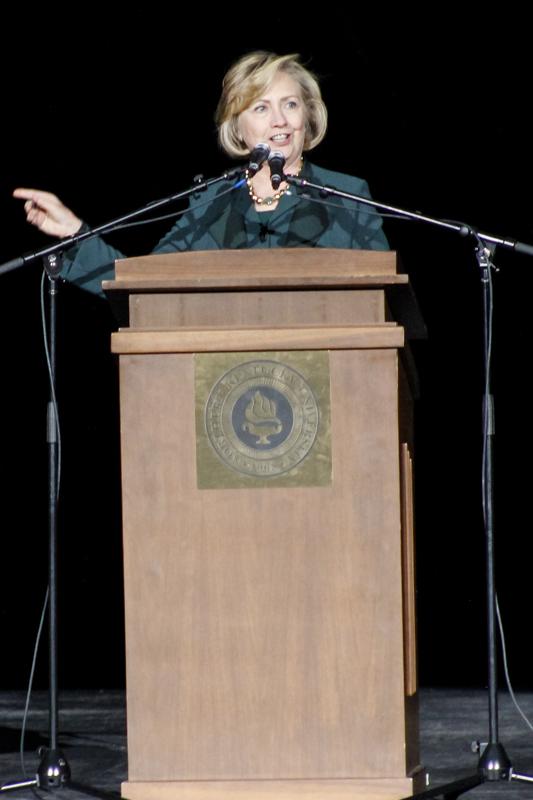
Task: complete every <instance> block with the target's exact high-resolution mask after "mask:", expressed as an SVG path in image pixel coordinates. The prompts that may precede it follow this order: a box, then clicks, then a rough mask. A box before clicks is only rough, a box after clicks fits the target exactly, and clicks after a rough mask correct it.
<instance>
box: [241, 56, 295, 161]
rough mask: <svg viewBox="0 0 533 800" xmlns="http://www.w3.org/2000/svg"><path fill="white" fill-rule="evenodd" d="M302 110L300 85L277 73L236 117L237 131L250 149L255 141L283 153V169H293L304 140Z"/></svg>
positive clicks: (283, 74)
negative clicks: (259, 94) (265, 87)
mask: <svg viewBox="0 0 533 800" xmlns="http://www.w3.org/2000/svg"><path fill="white" fill-rule="evenodd" d="M305 121H306V113H305V108H304V104H303V100H302V90H301V87H300V84H299V83H298V82H297V81H295V80H294V78H291V76H290V75H287V74H286V73H284V72H278V74H277V76H276V77H275V78H274V80H273V81H272V83H271V84H270V86H269V87H268V88H267V89H266V90H265V92H264V94H263V95H262V96H261V97H259V98H257V99H256V100H255V101H254V102H253V103H252V104H251V105H250V106H249V107H248V108H247V109H245V110H244V111H243V112H242V113H241V114H240V116H239V130H240V133H241V136H242V138H243V139H244V141H245V143H246V146H247V147H248V149H249V150H250V151H251V150H253V149H254V147H255V146H256V145H257V144H259V142H264V143H265V144H268V145H269V147H270V149H271V150H279V151H280V152H282V153H283V155H284V156H285V171H286V172H291V171H296V170H297V169H298V167H299V164H300V157H301V155H302V151H303V147H304V140H305Z"/></svg>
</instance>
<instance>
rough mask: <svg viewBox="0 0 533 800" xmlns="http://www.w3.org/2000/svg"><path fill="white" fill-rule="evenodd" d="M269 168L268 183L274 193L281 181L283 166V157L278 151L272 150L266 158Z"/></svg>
mask: <svg viewBox="0 0 533 800" xmlns="http://www.w3.org/2000/svg"><path fill="white" fill-rule="evenodd" d="M268 166H269V167H270V182H271V183H272V188H273V189H274V191H275V192H277V190H278V189H279V186H280V183H281V181H282V180H283V167H284V166H285V156H284V155H283V153H282V152H281V151H280V150H273V151H272V152H271V153H270V155H269V157H268Z"/></svg>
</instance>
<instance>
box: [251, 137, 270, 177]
mask: <svg viewBox="0 0 533 800" xmlns="http://www.w3.org/2000/svg"><path fill="white" fill-rule="evenodd" d="M269 155H270V147H269V146H268V145H267V144H264V143H263V142H260V143H259V144H256V146H255V147H254V149H253V150H252V152H251V153H250V160H249V162H248V176H249V177H250V178H253V176H254V175H255V173H256V172H259V170H260V169H261V167H262V166H263V164H264V163H265V161H266V160H267V158H268V157H269Z"/></svg>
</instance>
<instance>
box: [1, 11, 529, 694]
mask: <svg viewBox="0 0 533 800" xmlns="http://www.w3.org/2000/svg"><path fill="white" fill-rule="evenodd" d="M337 9H338V7H337V6H335V5H333V6H332V4H330V7H329V8H328V12H327V15H326V13H325V11H323V10H321V11H314V12H313V13H312V14H311V15H306V14H305V13H304V12H302V11H301V10H299V11H298V12H297V13H296V12H292V11H285V12H283V13H279V12H277V11H268V10H264V11H262V10H261V9H260V8H257V7H255V11H252V9H251V8H250V9H248V10H247V11H246V13H245V14H244V15H243V17H242V18H239V17H237V16H232V15H231V14H230V13H226V14H223V13H222V12H221V11H207V10H206V9H201V10H197V11H194V10H193V12H192V13H193V15H196V16H195V17H194V16H193V20H192V22H191V21H189V20H187V21H182V22H180V20H179V19H176V18H175V14H174V13H173V14H172V15H171V14H170V13H169V12H168V11H158V10H157V7H152V8H151V10H148V11H147V10H146V9H144V10H143V11H142V12H141V11H132V10H131V9H130V10H129V11H128V12H127V13H126V14H124V15H123V17H122V19H121V21H120V24H119V23H114V24H113V25H112V26H110V25H109V24H107V23H104V22H103V21H102V19H98V20H97V21H96V20H95V17H94V12H93V11H91V12H89V9H88V8H86V9H85V12H84V13H82V15H81V17H80V21H79V22H77V23H76V27H74V24H73V23H72V24H71V25H70V27H68V24H69V23H68V20H67V21H66V24H67V27H68V30H67V31H66V32H63V29H62V28H61V27H60V26H59V20H57V21H56V20H53V21H52V20H50V19H48V20H47V21H45V20H37V19H35V18H34V17H33V16H32V13H33V12H31V11H29V10H28V17H27V19H25V20H21V21H19V22H13V23H12V25H11V26H7V27H6V28H5V29H4V38H5V40H6V41H5V42H4V45H5V47H4V49H3V54H2V59H3V64H2V74H3V91H2V100H1V102H2V105H3V114H2V117H3V126H2V127H3V148H2V149H3V156H4V157H3V159H2V166H1V177H0V203H1V213H2V217H1V218H2V236H1V239H0V260H1V261H2V262H3V261H5V260H7V259H9V258H13V257H15V256H17V255H19V254H20V253H23V252H27V251H30V250H32V249H36V248H38V247H40V246H43V245H44V243H45V241H48V240H47V239H46V238H45V237H44V236H43V235H42V234H40V233H39V232H36V231H34V230H33V229H31V228H30V227H29V226H27V225H26V224H25V222H24V221H23V212H22V204H21V203H19V202H18V201H15V200H13V199H11V196H10V195H11V191H12V189H13V188H14V187H16V186H19V185H21V186H36V187H39V188H43V189H48V190H50V191H53V192H56V193H57V194H59V195H60V196H61V197H62V198H63V200H64V201H65V202H66V203H67V204H68V205H70V206H71V207H72V208H73V209H75V210H76V211H77V213H78V214H79V215H80V216H82V217H83V218H84V219H86V220H87V221H89V222H90V223H93V224H97V223H100V222H103V221H105V220H107V219H109V218H111V217H113V216H116V215H118V214H120V213H123V212H126V211H128V210H130V209H133V208H136V207H138V206H140V205H142V204H144V203H146V202H148V201H150V200H152V199H155V198H159V197H163V196H165V195H168V194H170V193H174V192H176V191H179V190H181V189H184V188H186V187H188V186H189V185H190V183H191V181H192V178H193V176H194V175H195V174H197V173H203V174H204V175H206V176H215V175H218V174H220V173H221V172H222V171H223V169H224V168H225V167H226V165H227V161H226V160H225V158H224V157H223V155H222V154H221V153H220V152H219V150H218V148H217V145H216V137H215V128H214V122H213V112H214V109H215V106H216V102H217V99H218V95H219V89H220V81H221V78H222V75H223V73H224V72H225V70H226V69H227V67H228V66H229V65H230V63H231V62H232V61H233V60H234V59H235V58H236V57H237V56H239V55H241V54H242V53H243V52H246V51H249V50H252V49H256V48H266V49H274V50H277V51H280V52H294V51H296V52H299V53H301V54H302V56H303V58H304V60H305V61H306V62H307V61H308V62H309V63H310V65H311V66H312V68H313V69H314V70H315V71H316V72H317V73H318V74H319V75H320V76H321V78H322V85H323V90H324V96H325V99H326V102H327V105H328V107H329V110H330V117H331V119H330V131H329V134H328V136H327V139H326V141H325V142H324V143H323V144H322V145H320V147H319V148H318V150H317V151H316V152H315V153H314V154H313V159H314V160H315V161H317V162H318V163H320V164H322V165H324V166H327V167H329V168H331V169H334V170H340V171H343V172H348V173H352V174H354V175H359V176H361V177H364V178H366V179H367V180H368V181H369V183H370V187H371V190H372V193H373V195H374V197H375V198H379V199H380V200H382V201H384V202H389V203H392V204H398V205H402V206H405V207H407V208H410V209H413V210H415V209H416V210H422V211H424V212H427V213H428V214H430V215H434V216H439V217H442V218H451V219H460V220H465V221H467V222H469V223H471V224H472V225H474V226H478V227H480V228H481V229H482V230H485V231H488V232H493V233H495V234H499V235H504V236H507V237H511V238H517V239H521V240H525V241H528V242H533V218H532V213H531V212H532V202H531V185H532V178H533V168H532V164H531V158H530V149H531V141H530V139H531V135H530V123H529V113H528V109H529V105H530V45H529V42H528V39H527V36H526V34H527V33H528V31H529V26H528V25H526V21H525V19H520V18H514V17H512V15H511V13H510V12H509V13H506V14H504V15H501V14H500V15H494V16H493V17H492V18H491V17H490V16H487V14H486V13H485V15H484V21H483V23H482V24H481V23H476V24H473V23H471V24H469V25H467V24H466V23H465V21H464V20H458V18H457V15H456V16H454V20H453V22H452V21H451V20H450V19H449V18H447V17H446V16H445V15H444V12H441V16H440V17H438V16H436V15H435V14H434V13H432V15H431V16H429V14H424V15H422V16H420V17H418V18H415V17H414V15H412V16H411V17H408V16H407V15H403V16H401V17H399V16H398V15H396V16H395V17H394V18H392V17H390V16H389V15H388V14H387V12H386V11H385V10H384V9H380V10H379V12H378V11H376V12H375V13H374V14H371V15H369V16H362V15H361V12H360V10H358V11H357V12H356V11H350V12H348V11H340V10H337ZM254 15H255V17H256V18H255V19H254ZM56 22H57V27H56ZM63 24H65V20H63ZM166 228H167V226H166V225H165V224H162V225H157V226H151V227H144V228H140V229H138V230H136V231H131V232H129V233H122V234H120V235H117V236H116V237H115V239H114V241H115V242H116V243H117V244H118V246H119V247H121V248H122V249H123V250H124V251H125V252H126V253H127V254H129V255H134V254H137V253H144V252H148V251H149V250H150V249H151V247H152V246H153V245H154V244H155V243H156V242H157V240H158V239H159V237H160V236H161V235H162V233H163V232H164V231H165V230H166ZM386 232H387V235H388V236H389V239H390V242H391V244H392V246H393V247H394V248H395V249H397V250H399V251H400V252H401V255H402V258H403V262H404V265H405V268H406V270H407V271H408V272H409V273H410V275H411V278H412V281H413V284H414V288H415V291H416V293H417V295H418V298H419V302H420V305H421V308H422V311H423V314H424V316H425V319H426V322H427V326H428V331H429V338H428V340H427V342H423V343H417V344H416V345H415V348H414V350H415V357H416V360H417V364H418V369H419V373H420V384H421V396H420V399H419V401H418V403H417V438H416V443H417V447H416V492H417V542H418V545H417V546H418V551H417V552H418V604H419V609H418V611H419V637H420V673H421V681H422V683H423V684H425V685H438V684H448V685H458V684H473V685H483V684H484V683H485V680H486V669H485V651H484V636H485V612H484V606H485V597H484V539H483V528H482V523H481V511H480V508H481V503H480V495H481V489H480V445H481V438H480V434H481V412H480V403H481V391H482V385H481V375H482V350H481V344H482V333H481V313H480V312H481V290H480V283H479V276H478V268H477V264H476V261H475V258H474V254H473V247H472V244H471V243H470V242H465V241H463V240H461V239H460V238H459V237H458V236H457V235H455V234H451V233H445V232H443V231H441V230H439V229H436V228H432V227H429V226H424V225H422V224H416V225H415V224H413V223H408V222H399V221H393V220H389V221H387V222H386ZM496 263H497V264H498V265H499V267H500V272H499V273H498V274H497V275H495V279H494V287H495V315H494V346H493V351H494V393H495V401H496V425H497V435H496V452H495V456H496V476H495V486H496V498H495V500H496V502H495V513H496V531H497V557H498V560H497V572H498V575H497V577H498V587H499V594H500V603H501V607H502V613H503V616H504V621H505V625H506V631H507V638H508V646H509V660H510V667H511V672H512V675H513V677H514V678H515V681H516V683H517V685H519V686H520V685H522V686H524V687H527V688H531V678H530V664H529V658H530V653H529V648H528V647H527V645H526V642H527V637H524V635H523V634H524V632H525V631H528V629H529V609H530V592H529V587H530V573H531V558H532V554H533V545H532V543H531V524H530V514H529V503H530V497H531V473H532V467H531V461H532V458H531V450H532V444H533V434H532V431H531V426H530V424H529V423H530V397H529V394H528V390H527V383H528V381H529V370H530V353H531V343H530V336H531V325H530V306H531V291H532V277H531V276H532V268H533V259H531V258H527V257H525V256H520V255H514V254H510V253H507V252H502V251H500V250H499V251H498V252H497V253H496ZM39 284H40V265H39V264H33V265H32V266H28V267H26V268H25V269H24V270H19V271H18V272H16V273H11V274H9V275H6V276H4V277H2V278H1V279H0V309H1V330H2V337H1V342H2V395H1V406H2V422H3V425H2V427H3V435H2V437H1V442H2V451H1V452H2V456H1V461H0V463H1V471H2V473H1V483H0V487H1V506H0V519H1V530H2V570H1V573H0V621H1V630H2V675H3V678H2V684H3V685H4V686H5V687H22V686H23V685H24V684H25V682H26V679H27V674H28V672H29V667H30V662H31V654H32V647H33V641H34V636H35V632H36V629H37V625H38V620H39V615H40V609H41V606H42V602H43V598H44V593H45V587H46V579H47V529H46V522H47V520H46V496H47V486H46V445H45V411H46V399H47V381H46V373H45V366H44V364H45V361H44V355H43V348H42V343H41V319H40V309H39V291H40V290H39ZM59 303H60V311H59V355H58V378H59V386H58V395H59V402H60V408H61V424H62V437H63V462H62V490H61V510H60V626H61V627H60V667H61V671H60V685H61V686H64V687H67V686H68V687H77V686H80V687H81V686H85V687H89V686H101V687H104V686H106V687H112V686H121V685H122V684H123V680H124V678H123V670H124V656H123V619H122V615H123V607H122V566H121V541H120V537H121V532H120V497H119V484H120V477H119V438H118V436H119V431H118V397H117V374H116V371H117V370H116V363H115V361H114V359H113V357H112V356H111V355H110V354H109V337H110V333H111V331H112V330H113V329H114V327H115V321H114V319H113V317H112V315H111V312H110V310H109V308H108V306H107V305H106V303H105V302H103V301H100V300H98V299H95V298H94V297H91V296H89V295H87V294H85V293H83V292H82V291H79V290H77V289H75V288H73V287H71V286H67V285H65V286H64V287H63V288H62V290H61V294H60V299H59ZM46 680H47V678H46V650H45V648H44V647H43V653H42V656H41V658H40V660H39V668H38V684H39V685H41V686H44V685H46Z"/></svg>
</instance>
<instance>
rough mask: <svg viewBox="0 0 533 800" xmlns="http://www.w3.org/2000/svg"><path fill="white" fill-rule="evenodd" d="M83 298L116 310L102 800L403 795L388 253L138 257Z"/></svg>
mask: <svg viewBox="0 0 533 800" xmlns="http://www.w3.org/2000/svg"><path fill="white" fill-rule="evenodd" d="M104 288H105V289H106V291H108V292H109V295H110V296H111V297H112V301H113V299H115V300H117V298H122V299H123V300H127V303H128V307H129V327H127V328H121V329H119V331H118V332H117V333H115V334H113V337H112V338H113V341H112V347H113V351H114V352H115V353H118V354H119V355H120V382H121V435H122V486H123V524H124V565H125V599H126V648H127V652H126V656H127V712H128V761H129V772H128V781H127V782H126V783H125V784H123V787H122V793H123V795H124V796H125V797H127V798H130V799H131V800H152V798H153V799H154V800H159V799H160V798H161V800H167V798H168V800H174V798H176V800H178V798H187V799H188V798H190V799H191V800H208V799H209V800H211V798H213V800H214V799H215V798H216V800H229V798H238V799H239V800H259V798H280V799H281V798H282V799H283V800H297V798H298V800H302V798H314V799H315V798H324V799H326V798H332V799H334V800H341V798H342V799H344V798H380V799H382V800H388V798H391V800H396V799H397V798H401V797H404V796H406V795H409V794H411V793H412V792H413V791H414V790H415V789H416V790H417V789H419V788H420V783H421V779H422V777H423V773H422V771H421V770H420V768H419V766H418V749H417V748H418V742H417V739H418V730H417V698H416V688H417V687H416V654H415V614H414V604H415V602H414V565H413V523H412V520H413V511H412V470H411V455H410V454H411V451H412V439H411V428H412V424H411V423H412V401H411V398H412V393H413V392H412V387H413V385H414V383H413V375H412V370H410V369H409V368H408V366H407V364H408V359H407V357H406V352H405V348H404V344H405V342H404V339H405V331H406V329H407V330H408V329H409V327H413V328H414V329H416V328H417V326H418V327H420V320H419V319H417V316H416V315H417V312H416V304H415V303H414V300H413V298H412V295H411V294H410V290H409V287H408V279H407V276H406V275H402V274H397V271H396V254H395V253H392V252H371V251H348V250H326V249H318V248H317V249H290V250H279V249H278V250H251V251H246V250H233V251H213V252H196V253H194V252H190V253H182V254H172V255H156V256H148V257H144V258H135V259H127V260H123V261H118V262H117V265H116V279H115V280H114V281H108V282H105V283H104ZM117 302H118V301H117ZM415 333H416V330H415ZM239 409H240V410H239ZM239 414H240V416H239ZM232 426H233V427H232ZM265 431H266V432H265ZM246 437H248V438H246ZM276 437H277V438H276Z"/></svg>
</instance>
